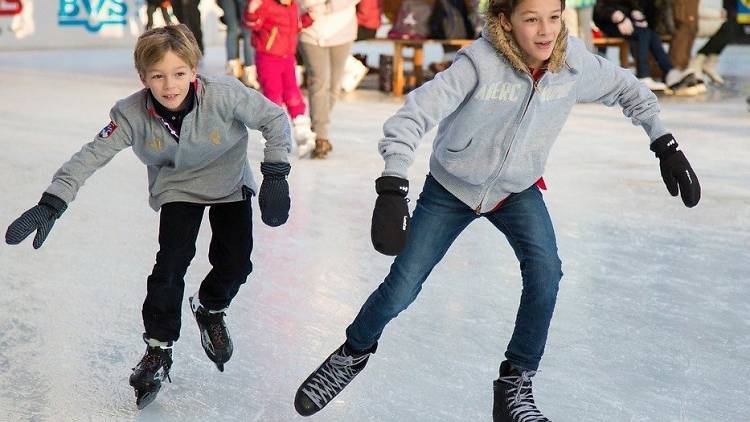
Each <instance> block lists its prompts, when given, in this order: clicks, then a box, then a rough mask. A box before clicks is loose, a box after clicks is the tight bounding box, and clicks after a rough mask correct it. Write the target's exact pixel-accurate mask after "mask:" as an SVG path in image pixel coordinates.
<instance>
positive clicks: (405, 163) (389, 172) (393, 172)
mask: <svg viewBox="0 0 750 422" xmlns="http://www.w3.org/2000/svg"><path fill="white" fill-rule="evenodd" d="M410 164H411V162H410V160H409V158H408V157H405V156H403V155H391V156H389V157H387V158H386V159H385V170H383V174H382V175H383V176H396V177H401V178H403V179H408V173H409V165H410Z"/></svg>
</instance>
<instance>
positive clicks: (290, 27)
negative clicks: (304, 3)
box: [243, 0, 315, 157]
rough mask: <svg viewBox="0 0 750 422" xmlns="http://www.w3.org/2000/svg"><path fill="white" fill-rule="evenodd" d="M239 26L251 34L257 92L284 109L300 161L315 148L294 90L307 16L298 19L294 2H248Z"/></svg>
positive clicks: (309, 21) (300, 99)
mask: <svg viewBox="0 0 750 422" xmlns="http://www.w3.org/2000/svg"><path fill="white" fill-rule="evenodd" d="M243 24H244V25H245V26H246V27H248V28H249V29H250V30H252V31H253V35H252V37H251V39H252V43H253V47H255V65H256V67H257V69H258V82H259V83H260V89H261V92H263V95H265V96H266V98H268V99H269V100H271V101H273V102H274V103H276V104H278V105H286V109H287V111H288V112H289V115H290V116H291V118H292V123H293V125H294V139H295V141H296V142H297V151H298V154H299V156H300V157H303V156H306V155H307V154H309V153H310V152H311V151H312V150H313V148H314V147H315V133H314V132H313V131H312V129H311V128H310V118H309V117H307V116H306V115H305V109H306V107H305V100H304V98H303V97H302V92H301V91H300V89H299V86H297V77H296V75H295V66H296V65H297V62H296V58H295V53H296V51H297V37H298V34H299V32H300V31H301V30H302V28H307V27H308V26H310V25H312V18H311V17H310V15H309V14H307V13H306V14H304V15H302V16H300V14H299V7H298V6H297V3H296V2H295V1H294V0H250V1H248V3H247V8H246V9H245V13H244V17H243Z"/></svg>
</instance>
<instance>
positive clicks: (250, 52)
mask: <svg viewBox="0 0 750 422" xmlns="http://www.w3.org/2000/svg"><path fill="white" fill-rule="evenodd" d="M245 4H246V2H245V0H219V7H221V9H222V10H224V23H225V24H226V25H227V40H226V43H227V60H232V59H238V58H240V50H239V47H238V44H237V43H238V39H239V37H240V35H241V36H242V39H241V40H240V41H239V42H242V49H243V51H242V52H243V63H244V64H245V66H250V65H252V64H255V49H254V48H253V46H252V44H251V43H250V40H251V36H252V33H251V32H250V31H249V30H248V29H247V28H245V27H244V26H243V25H242V13H243V12H244V11H245Z"/></svg>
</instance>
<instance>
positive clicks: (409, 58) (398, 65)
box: [361, 35, 672, 97]
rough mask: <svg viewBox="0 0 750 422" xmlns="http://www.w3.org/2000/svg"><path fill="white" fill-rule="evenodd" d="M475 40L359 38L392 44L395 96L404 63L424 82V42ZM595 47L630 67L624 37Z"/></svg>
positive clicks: (399, 89)
mask: <svg viewBox="0 0 750 422" xmlns="http://www.w3.org/2000/svg"><path fill="white" fill-rule="evenodd" d="M671 39H672V37H671V36H669V35H666V36H662V41H664V42H669V41H670V40H671ZM474 41H475V40H473V39H472V40H466V39H464V40H459V39H451V40H432V39H429V40H400V39H390V38H370V39H367V40H361V42H380V43H389V44H392V45H393V83H392V88H391V93H392V94H393V95H395V96H398V97H400V96H402V95H404V87H405V85H406V75H405V73H404V64H405V63H406V62H409V63H411V64H412V65H413V67H414V73H413V74H412V75H411V77H412V80H411V81H410V82H412V85H414V86H420V85H422V83H423V82H424V69H423V68H424V46H425V44H440V45H442V46H455V47H459V48H461V47H466V46H467V45H469V44H471V43H473V42H474ZM594 46H595V47H617V48H619V50H620V66H622V67H625V68H627V67H630V66H631V65H632V62H631V60H630V45H629V44H628V41H627V40H625V39H624V38H617V37H604V38H594ZM406 50H411V51H412V53H411V55H404V52H405V51H406Z"/></svg>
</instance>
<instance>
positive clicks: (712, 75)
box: [703, 54, 724, 85]
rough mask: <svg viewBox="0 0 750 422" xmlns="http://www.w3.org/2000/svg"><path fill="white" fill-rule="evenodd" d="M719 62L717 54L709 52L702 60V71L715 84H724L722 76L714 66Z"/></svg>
mask: <svg viewBox="0 0 750 422" xmlns="http://www.w3.org/2000/svg"><path fill="white" fill-rule="evenodd" d="M718 64H719V55H718V54H711V55H710V56H708V57H706V61H704V62H703V73H704V74H705V75H706V76H708V77H709V79H711V80H712V81H713V82H714V83H715V84H716V85H724V78H722V77H721V75H720V74H719V72H718V71H717V70H716V66H717V65H718Z"/></svg>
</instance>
